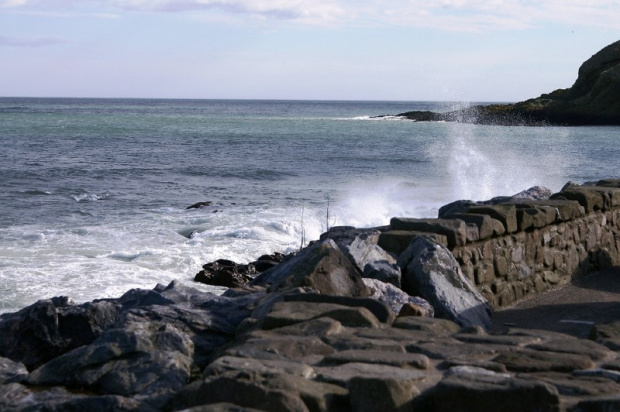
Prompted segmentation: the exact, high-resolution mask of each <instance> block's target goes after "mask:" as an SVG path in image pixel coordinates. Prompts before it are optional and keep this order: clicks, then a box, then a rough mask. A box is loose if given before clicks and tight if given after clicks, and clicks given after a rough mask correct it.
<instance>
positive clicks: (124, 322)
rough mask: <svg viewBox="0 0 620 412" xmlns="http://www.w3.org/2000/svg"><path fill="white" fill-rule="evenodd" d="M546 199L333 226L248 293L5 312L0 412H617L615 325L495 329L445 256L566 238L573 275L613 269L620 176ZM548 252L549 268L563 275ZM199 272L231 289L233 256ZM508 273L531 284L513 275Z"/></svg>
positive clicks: (187, 291) (268, 268) (182, 293)
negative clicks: (584, 245)
mask: <svg viewBox="0 0 620 412" xmlns="http://www.w3.org/2000/svg"><path fill="white" fill-rule="evenodd" d="M524 193H525V194H526V195H524ZM527 193H529V196H530V197H529V198H524V196H527ZM541 197H542V198H543V199H541ZM546 197H548V192H547V191H545V190H541V189H540V188H536V189H535V190H530V191H526V192H522V193H521V194H518V195H515V196H512V197H507V198H496V199H492V200H491V201H489V202H487V203H482V204H479V203H476V202H471V201H459V202H456V203H454V204H451V205H447V206H449V207H448V208H446V209H443V212H442V213H443V214H445V218H441V219H434V220H433V219H417V220H416V219H406V218H395V219H393V222H392V223H391V225H390V227H382V228H372V229H357V228H352V227H337V228H332V229H330V230H329V231H328V232H327V233H325V234H323V235H322V236H321V239H319V240H318V241H316V242H313V243H311V244H310V245H309V246H307V247H306V248H304V249H303V250H301V251H299V252H298V253H296V254H292V255H289V256H286V257H284V256H283V255H277V256H276V255H274V256H272V257H265V258H264V259H259V260H258V261H257V262H259V261H264V260H266V261H268V262H270V263H268V264H257V265H256V267H258V268H260V269H261V270H258V269H256V267H255V269H256V273H258V274H255V273H254V271H253V270H251V271H249V270H248V271H246V272H244V273H245V274H246V275H248V276H250V275H249V274H248V273H249V272H252V273H253V274H252V276H253V277H252V279H251V280H250V281H247V282H246V281H245V280H244V279H245V278H243V277H239V278H236V277H235V279H236V281H239V282H240V283H241V285H240V286H239V287H235V288H230V289H228V290H227V291H226V292H225V293H224V294H223V295H221V296H218V295H215V294H212V293H207V292H202V291H198V290H196V289H194V288H191V287H188V286H184V285H181V284H180V283H178V282H172V283H170V284H169V285H157V286H156V287H155V288H154V289H152V290H143V289H132V290H130V291H128V292H127V293H125V294H124V295H123V296H121V297H120V298H118V299H100V300H95V301H93V302H87V303H83V304H74V303H73V302H72V301H71V300H70V299H69V298H67V297H55V298H52V299H44V300H40V301H38V302H36V303H35V304H33V305H31V306H28V307H26V308H24V309H22V310H20V311H18V312H15V313H5V314H2V315H0V410H2V411H15V412H18V411H57V412H61V411H82V410H90V411H108V410H114V411H144V412H151V411H194V412H198V411H269V412H271V411H276V412H278V411H300V412H306V411H419V410H421V411H430V412H434V411H438V412H443V411H446V412H447V411H455V410H458V411H477V412H487V411H488V412H490V411H494V412H495V411H509V412H511V411H514V412H516V411H568V412H585V411H602V410H620V320H619V321H616V322H612V323H609V324H605V325H594V326H593V327H592V331H591V337H590V339H579V338H577V337H574V336H571V335H566V334H561V333H556V332H549V331H542V330H529V329H519V328H516V327H511V328H507V329H505V330H503V331H502V332H500V333H489V332H487V328H488V327H489V325H490V318H489V316H490V312H491V307H494V306H495V305H494V304H490V303H489V301H487V298H486V296H487V295H486V294H485V293H484V291H482V292H481V291H480V290H478V289H479V288H478V281H481V282H486V281H487V276H486V275H487V272H488V270H487V269H485V270H478V269H476V270H475V271H474V272H472V273H471V274H467V273H465V271H463V270H462V269H461V266H463V265H464V263H463V262H460V261H458V260H457V259H456V258H455V256H454V255H453V253H452V251H453V250H459V251H460V252H459V253H460V255H459V256H461V258H460V259H461V260H462V257H463V256H465V255H464V252H463V250H465V249H463V248H464V247H466V248H471V250H478V249H480V252H475V253H473V252H472V253H469V252H468V254H467V259H468V260H467V263H471V261H472V260H476V259H477V261H480V262H482V263H484V256H483V255H485V254H487V252H489V253H490V252H491V250H489V251H486V248H485V247H484V246H481V245H483V244H491V243H485V242H500V241H501V242H505V241H507V239H508V240H510V242H512V243H510V244H508V243H501V244H504V245H505V246H504V247H505V248H507V249H509V250H508V253H509V254H510V255H513V256H514V258H515V259H513V261H514V262H517V263H520V264H521V263H523V262H524V261H525V260H527V256H528V253H527V251H526V250H525V249H526V248H524V247H523V244H520V243H519V242H521V241H524V240H523V239H526V235H521V234H520V232H518V231H519V230H521V229H522V230H523V231H524V232H523V233H527V235H528V236H530V235H531V236H534V237H535V238H536V239H538V243H539V244H540V247H541V248H543V247H551V246H549V245H551V244H553V245H559V244H561V243H562V242H564V245H565V246H566V245H569V246H571V245H572V244H569V243H567V242H565V241H563V240H562V239H563V238H562V237H561V236H560V235H563V234H566V233H569V232H570V236H571V239H574V238H575V237H578V238H579V239H580V240H581V239H583V240H584V241H585V242H588V243H589V244H591V245H592V247H593V251H594V252H593V253H594V254H593V255H592V256H590V257H588V255H587V254H585V255H584V259H585V260H584V261H583V264H582V266H581V268H582V269H583V271H585V270H586V268H590V267H594V266H592V265H593V264H594V263H596V264H599V265H602V264H603V263H605V262H607V263H609V262H611V263H613V262H615V260H614V259H615V256H616V252H617V251H618V250H620V241H619V240H618V239H620V236H619V235H618V231H620V179H606V180H604V181H599V182H597V183H596V184H590V185H584V186H575V185H570V186H568V187H567V188H565V189H564V190H563V191H562V192H559V193H557V194H554V195H552V196H551V197H552V198H554V199H555V200H553V199H552V200H548V199H544V198H546ZM584 205H585V206H584ZM472 210H473V213H472ZM519 211H520V212H519ZM483 212H484V213H487V212H488V213H491V214H492V215H493V216H495V218H491V217H489V215H488V214H482V213H483ZM470 215H471V216H470ZM455 216H457V217H455ZM463 219H465V220H463ZM570 219H582V220H583V219H593V220H592V221H593V222H594V221H595V222H599V223H597V224H598V225H599V226H597V228H598V229H600V230H598V229H597V230H593V231H591V232H589V231H588V229H587V227H585V228H584V229H583V231H582V233H581V234H580V233H579V231H569V230H568V229H567V228H568V227H569V226H568V224H569V222H568V221H569V220H570ZM582 220H580V221H582ZM583 221H586V220H583ZM587 221H589V220H587ZM567 222H568V223H567ZM601 222H602V223H601ZM545 225H547V226H549V225H551V226H552V228H553V236H551V235H549V238H548V239H547V235H546V233H547V232H542V231H543V230H548V229H547V226H545ZM603 225H605V227H607V226H610V227H611V226H613V228H612V229H610V230H611V231H610V232H609V233H611V234H609V235H605V243H600V244H605V245H607V246H609V247H614V248H616V250H615V251H611V249H606V250H605V251H602V250H600V249H597V247H598V246H599V244H597V243H596V242H597V240H596V236H597V232H601V233H603ZM392 226H398V228H397V227H392ZM593 227H594V226H593ZM483 228H484V230H483ZM549 230H551V229H549ZM539 231H540V233H539ZM541 233H542V234H541ZM549 233H551V232H549ZM481 234H483V235H481ZM539 235H540V236H539ZM483 238H485V239H483ZM498 239H499V240H498ZM520 239H521V240H520ZM498 244H499V243H498ZM382 245H383V246H382ZM534 246H536V245H534ZM607 246H606V247H607ZM450 248H452V250H451V249H450ZM476 248H478V249H476ZM388 250H391V251H398V252H397V253H395V252H388ZM467 250H468V251H471V250H470V249H467ZM541 250H542V249H541ZM549 250H551V249H549ZM575 250H577V249H575ZM603 252H606V253H607V254H605V253H603ZM611 252H613V253H611ZM541 253H542V252H541ZM489 256H491V255H489ZM532 256H537V255H536V253H534V254H533V255H532ZM554 256H555V260H554V259H551V260H550V262H549V264H550V265H552V264H554V262H555V263H557V264H558V272H560V271H561V267H563V266H562V265H564V263H565V262H564V261H563V260H562V259H561V258H560V257H559V256H560V255H559V254H554ZM590 258H592V259H594V258H596V260H595V261H591V259H590ZM603 258H605V259H603ZM274 259H275V260H280V259H281V260H282V261H281V262H275V260H274ZM535 259H538V258H536V257H535ZM540 259H542V260H544V259H546V258H545V257H544V254H541V255H540ZM498 261H499V260H498ZM593 262H594V263H593ZM540 264H541V265H542V264H543V262H541V263H540ZM252 266H253V265H252ZM564 266H565V265H564ZM515 267H516V266H515ZM209 268H210V269H209V270H211V271H212V272H213V273H215V272H225V273H226V274H224V275H222V276H223V277H226V278H230V277H231V276H229V274H230V273H233V272H234V270H237V269H238V268H237V267H236V266H235V264H234V262H228V261H226V262H224V261H219V263H218V265H217V266H214V265H211V266H209ZM507 269H508V268H507ZM244 270H245V269H244ZM470 275H471V276H470ZM544 275H545V276H546V277H550V278H551V277H552V276H551V275H552V273H551V270H545V273H544ZM218 276H219V275H218ZM498 276H499V275H495V274H494V275H493V276H492V277H493V279H494V281H495V278H498ZM506 276H508V275H506ZM515 276H516V278H515V279H517V280H516V281H515V282H517V283H518V282H521V283H518V284H519V285H526V284H527V282H529V281H530V280H528V276H530V275H528V273H526V272H525V271H523V270H520V269H519V270H518V273H517V275H515ZM530 277H531V276H530ZM472 278H473V280H472ZM541 279H542V278H541ZM517 283H515V285H517ZM533 285H534V284H533ZM534 286H535V285H534ZM495 289H498V288H495ZM541 290H543V289H541ZM500 292H501V291H499V289H498V293H500ZM500 295H501V294H500ZM489 296H491V295H489Z"/></svg>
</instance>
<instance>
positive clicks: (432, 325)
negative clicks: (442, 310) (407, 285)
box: [392, 316, 461, 336]
mask: <svg viewBox="0 0 620 412" xmlns="http://www.w3.org/2000/svg"><path fill="white" fill-rule="evenodd" d="M392 326H393V327H394V328H397V329H406V330H411V331H423V332H433V333H437V334H438V335H439V336H443V335H452V334H453V333H456V332H458V331H459V330H460V329H461V327H460V326H459V325H457V324H456V323H454V322H452V321H451V320H447V319H439V318H427V317H422V316H405V317H398V318H396V320H394V323H393V324H392Z"/></svg>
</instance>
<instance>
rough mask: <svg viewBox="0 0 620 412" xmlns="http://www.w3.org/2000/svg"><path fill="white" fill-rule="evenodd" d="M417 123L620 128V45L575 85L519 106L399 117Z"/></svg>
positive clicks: (586, 68) (586, 66)
mask: <svg viewBox="0 0 620 412" xmlns="http://www.w3.org/2000/svg"><path fill="white" fill-rule="evenodd" d="M398 116H400V117H404V118H407V119H410V120H416V121H448V122H462V123H476V124H491V125H526V126H539V125H566V126H580V125H620V41H617V42H615V43H613V44H611V45H609V46H607V47H605V48H604V49H602V50H601V51H599V52H598V53H596V54H595V55H594V56H592V57H591V58H590V59H588V60H587V61H586V62H585V63H583V64H582V65H581V67H580V68H579V74H578V77H577V80H576V81H575V84H573V86H572V87H569V88H567V89H558V90H555V91H553V92H551V93H548V94H543V95H541V96H540V97H537V98H534V99H529V100H526V101H523V102H519V103H515V104H493V105H477V106H472V107H468V108H465V109H461V110H455V111H450V112H446V113H436V112H429V111H412V112H405V113H400V114H398Z"/></svg>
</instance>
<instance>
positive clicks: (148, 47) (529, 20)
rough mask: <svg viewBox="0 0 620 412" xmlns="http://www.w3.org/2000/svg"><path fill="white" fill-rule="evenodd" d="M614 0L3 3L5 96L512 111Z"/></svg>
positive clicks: (597, 26)
mask: <svg viewBox="0 0 620 412" xmlns="http://www.w3.org/2000/svg"><path fill="white" fill-rule="evenodd" d="M617 40H620V0H582V1H577V0H550V1H546V0H534V1H530V0H434V1H430V0H426V1H424V0H391V1H387V0H329V1H328V0H0V96H4V97H107V98H192V99H303V100H400V101H423V100H431V101H469V102H513V101H521V100H525V99H528V98H532V97H537V96H539V95H540V94H542V93H548V92H551V91H553V90H555V89H558V88H567V87H570V86H571V85H572V84H573V83H574V81H575V80H576V78H577V72H578V69H579V66H580V65H581V63H583V62H584V61H585V60H587V59H588V58H589V57H590V56H592V55H593V54H594V53H596V52H597V51H599V50H600V49H602V48H603V47H605V46H607V45H609V44H611V43H613V42H615V41H617Z"/></svg>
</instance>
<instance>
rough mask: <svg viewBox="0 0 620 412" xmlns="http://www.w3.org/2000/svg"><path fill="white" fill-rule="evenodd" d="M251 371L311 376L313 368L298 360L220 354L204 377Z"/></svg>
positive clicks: (266, 373) (313, 373)
mask: <svg viewBox="0 0 620 412" xmlns="http://www.w3.org/2000/svg"><path fill="white" fill-rule="evenodd" d="M234 370H237V371H252V372H256V373H258V374H261V375H269V374H275V373H286V374H287V375H294V376H301V377H304V378H312V377H314V375H315V372H314V369H313V368H312V367H310V366H308V365H304V364H303V363H300V362H289V361H282V360H271V359H252V358H238V357H235V356H222V357H220V358H217V359H216V360H215V361H213V362H212V363H211V364H209V366H208V367H207V368H206V369H205V371H204V373H203V375H204V376H205V377H208V376H211V375H221V374H223V373H224V372H228V371H234Z"/></svg>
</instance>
